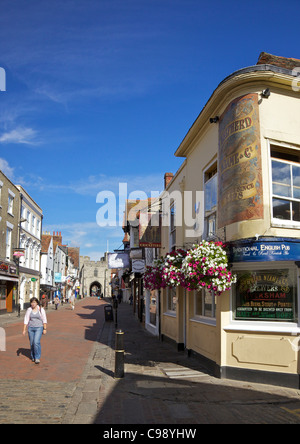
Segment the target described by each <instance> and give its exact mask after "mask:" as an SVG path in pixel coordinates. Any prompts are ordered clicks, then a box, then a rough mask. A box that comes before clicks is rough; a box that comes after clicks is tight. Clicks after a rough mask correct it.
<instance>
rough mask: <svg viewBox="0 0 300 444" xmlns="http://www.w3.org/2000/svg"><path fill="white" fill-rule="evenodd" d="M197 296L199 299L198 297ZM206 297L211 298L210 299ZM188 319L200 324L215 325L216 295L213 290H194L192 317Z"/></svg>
mask: <svg viewBox="0 0 300 444" xmlns="http://www.w3.org/2000/svg"><path fill="white" fill-rule="evenodd" d="M199 296H200V300H199V299H198V298H199ZM208 298H211V301H209V299H208ZM199 305H200V307H199ZM208 307H210V308H208ZM209 312H210V315H209ZM190 320H191V321H196V322H200V323H202V324H209V325H214V326H215V325H216V295H215V293H214V292H211V293H210V292H209V291H208V290H205V289H202V290H199V291H197V290H194V309H193V317H192V318H191V319H190Z"/></svg>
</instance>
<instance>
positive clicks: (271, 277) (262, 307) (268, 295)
mask: <svg viewBox="0 0 300 444" xmlns="http://www.w3.org/2000/svg"><path fill="white" fill-rule="evenodd" d="M274 268H275V269H274ZM236 274H237V283H236V284H235V288H234V317H235V319H236V320H253V321H258V320H262V321H285V322H296V321H297V291H298V290H297V269H296V267H295V266H292V265H289V264H288V265H287V266H284V265H282V263H281V265H280V267H279V268H276V267H274V266H272V268H271V267H266V266H263V265H262V266H257V267H256V268H254V269H252V270H251V269H248V270H240V271H237V272H236Z"/></svg>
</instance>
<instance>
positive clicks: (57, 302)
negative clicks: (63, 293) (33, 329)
mask: <svg viewBox="0 0 300 444" xmlns="http://www.w3.org/2000/svg"><path fill="white" fill-rule="evenodd" d="M59 303H60V300H59V297H58V296H55V298H54V305H55V310H57V308H58V306H59Z"/></svg>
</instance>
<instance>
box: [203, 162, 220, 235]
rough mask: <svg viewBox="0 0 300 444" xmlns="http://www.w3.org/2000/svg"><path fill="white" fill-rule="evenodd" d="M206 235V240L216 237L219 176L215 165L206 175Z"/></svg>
mask: <svg viewBox="0 0 300 444" xmlns="http://www.w3.org/2000/svg"><path fill="white" fill-rule="evenodd" d="M204 197H205V213H204V230H205V231H204V235H205V238H206V239H209V238H213V237H214V236H215V235H216V219H217V202H218V201H217V198H218V174H217V166H216V164H214V165H213V166H212V167H211V168H210V169H208V170H207V171H206V172H205V174H204Z"/></svg>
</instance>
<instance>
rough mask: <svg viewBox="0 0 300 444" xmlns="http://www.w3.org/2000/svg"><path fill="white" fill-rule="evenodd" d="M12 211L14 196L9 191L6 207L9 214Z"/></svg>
mask: <svg viewBox="0 0 300 444" xmlns="http://www.w3.org/2000/svg"><path fill="white" fill-rule="evenodd" d="M13 211H14V196H13V195H12V194H10V192H8V208H7V212H8V213H9V214H11V215H13V214H14V213H13Z"/></svg>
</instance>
